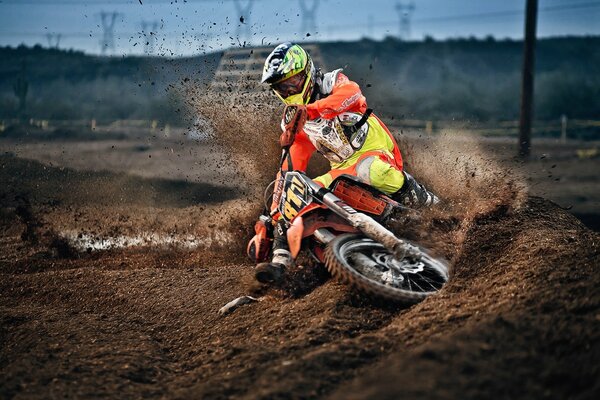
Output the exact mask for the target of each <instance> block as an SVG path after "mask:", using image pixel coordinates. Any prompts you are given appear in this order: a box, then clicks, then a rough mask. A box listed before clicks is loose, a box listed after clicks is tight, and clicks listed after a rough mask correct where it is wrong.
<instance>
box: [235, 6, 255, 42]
mask: <svg viewBox="0 0 600 400" xmlns="http://www.w3.org/2000/svg"><path fill="white" fill-rule="evenodd" d="M233 3H234V4H235V11H236V13H237V14H238V15H239V17H238V18H239V23H238V24H237V25H236V27H235V36H236V37H237V39H238V41H241V40H240V39H241V38H242V36H243V37H244V38H245V40H244V44H246V43H248V44H249V43H250V40H251V39H252V36H251V34H250V33H251V32H250V11H251V10H252V3H254V0H248V4H246V5H243V4H242V1H241V0H234V2H233ZM242 30H243V33H242Z"/></svg>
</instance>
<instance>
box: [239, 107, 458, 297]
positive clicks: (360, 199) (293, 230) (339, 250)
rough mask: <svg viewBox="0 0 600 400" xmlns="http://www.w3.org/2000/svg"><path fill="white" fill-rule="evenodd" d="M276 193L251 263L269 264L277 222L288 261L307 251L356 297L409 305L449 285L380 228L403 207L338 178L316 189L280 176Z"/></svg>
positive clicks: (432, 264)
mask: <svg viewBox="0 0 600 400" xmlns="http://www.w3.org/2000/svg"><path fill="white" fill-rule="evenodd" d="M296 107H297V106H287V107H286V110H285V112H284V122H286V125H288V124H291V125H294V124H293V122H294V116H295V115H297V110H298V109H297V108H296ZM301 123H302V121H300V124H301ZM296 127H297V125H296ZM291 128H292V129H294V128H295V127H294V126H292V127H291ZM285 134H286V132H285V131H284V135H285ZM288 136H291V140H290V138H286V137H284V138H282V145H283V148H284V152H283V154H282V160H283V159H285V157H286V147H287V148H289V144H291V142H292V141H293V133H292V135H289V131H288ZM286 144H288V145H287V146H286ZM282 165H283V162H282ZM275 186H278V187H277V188H276V190H275V199H274V202H275V204H277V209H276V210H274V212H273V213H271V214H272V215H263V216H261V217H260V219H259V221H258V222H257V223H256V225H255V231H256V235H255V236H254V238H253V239H252V240H251V241H250V243H249V244H248V255H249V256H250V258H251V259H252V260H253V261H255V262H262V261H266V260H267V259H268V257H269V253H270V248H271V241H272V235H271V232H272V227H273V223H274V221H277V220H279V219H283V220H284V221H285V224H286V226H287V240H288V245H289V248H290V252H291V253H292V257H293V258H294V259H295V258H296V257H297V255H298V254H299V253H300V251H301V250H302V249H306V250H308V251H309V252H310V253H311V254H312V255H313V256H314V258H315V259H316V260H317V261H319V262H321V263H324V264H325V266H326V267H327V269H328V270H329V272H330V273H331V274H332V275H333V276H334V277H335V278H337V279H338V280H340V281H342V282H344V283H346V284H349V285H350V286H351V287H353V288H355V289H357V290H359V291H362V292H365V293H367V294H371V295H374V296H378V297H384V298H387V299H391V300H394V301H399V302H404V303H416V302H419V301H422V300H423V299H425V298H426V297H427V296H430V295H432V294H434V293H436V292H437V291H439V290H440V289H441V288H442V286H443V285H444V284H445V283H446V282H447V281H448V276H449V274H448V266H447V264H446V263H445V262H444V261H443V260H441V259H437V258H434V257H432V256H431V255H430V254H429V253H428V252H427V251H426V250H425V249H423V248H422V247H419V246H417V245H415V244H413V243H410V242H409V241H407V240H403V239H401V238H398V237H397V236H396V235H394V234H393V233H392V232H391V231H390V230H389V229H387V228H386V227H385V226H384V224H383V223H382V222H383V221H385V220H386V219H387V218H388V217H389V216H390V215H391V214H392V213H394V214H396V213H402V211H403V208H404V207H403V206H401V205H400V204H399V203H397V202H396V201H394V200H392V199H391V198H390V197H388V196H387V195H385V194H384V193H382V192H379V191H378V190H377V189H375V188H373V187H371V186H369V185H367V184H365V183H363V182H361V181H359V180H358V179H357V178H355V177H353V176H349V175H342V176H340V177H338V178H337V179H336V180H335V181H333V183H332V184H331V185H330V187H329V188H323V187H321V186H320V185H318V184H317V183H315V182H314V181H313V180H312V179H310V178H309V177H308V176H306V175H305V174H304V173H302V172H299V171H283V170H280V174H279V179H278V180H277V181H276V182H275Z"/></svg>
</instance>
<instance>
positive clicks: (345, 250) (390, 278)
mask: <svg viewBox="0 0 600 400" xmlns="http://www.w3.org/2000/svg"><path fill="white" fill-rule="evenodd" d="M409 253H410V254H411V255H410V256H407V257H405V258H403V259H401V260H399V259H397V258H396V257H395V256H394V254H393V253H391V252H390V251H389V250H387V249H386V248H385V247H384V246H383V245H382V244H380V243H377V242H375V241H373V240H371V239H369V238H367V237H365V236H364V235H360V234H358V235H357V234H344V235H340V236H337V237H336V238H335V239H333V240H332V241H331V242H330V243H329V244H328V245H327V249H326V251H325V265H326V266H327V269H328V270H329V272H331V274H332V275H333V276H334V277H336V278H337V279H338V280H340V281H342V282H344V283H347V284H349V285H351V286H353V287H355V288H356V289H358V290H360V291H362V292H366V293H368V294H371V295H374V296H378V297H384V298H388V299H391V300H395V301H401V302H404V303H417V302H419V301H421V300H423V299H425V298H426V297H427V296H430V295H432V294H434V293H436V292H437V291H439V290H440V289H441V288H442V286H443V285H444V284H445V283H446V282H447V281H448V267H447V265H446V264H445V263H444V262H443V261H441V260H438V259H435V258H433V257H431V256H430V255H429V254H427V252H425V251H424V250H423V249H421V248H420V247H417V246H414V245H411V251H410V252H409Z"/></svg>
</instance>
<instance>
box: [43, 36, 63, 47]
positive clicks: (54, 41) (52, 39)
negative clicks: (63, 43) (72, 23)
mask: <svg viewBox="0 0 600 400" xmlns="http://www.w3.org/2000/svg"><path fill="white" fill-rule="evenodd" d="M61 38H62V35H61V34H60V33H46V39H48V47H49V48H51V49H58V46H59V45H60V39H61Z"/></svg>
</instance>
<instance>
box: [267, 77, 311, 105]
mask: <svg viewBox="0 0 600 400" xmlns="http://www.w3.org/2000/svg"><path fill="white" fill-rule="evenodd" d="M305 82H306V71H301V72H299V73H297V74H296V75H294V76H291V77H289V78H287V79H284V80H282V81H281V82H277V83H273V84H272V85H271V88H273V90H274V91H276V92H277V94H279V95H280V96H281V98H282V99H286V98H288V97H290V96H293V95H295V94H299V93H302V89H304V83H305Z"/></svg>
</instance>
